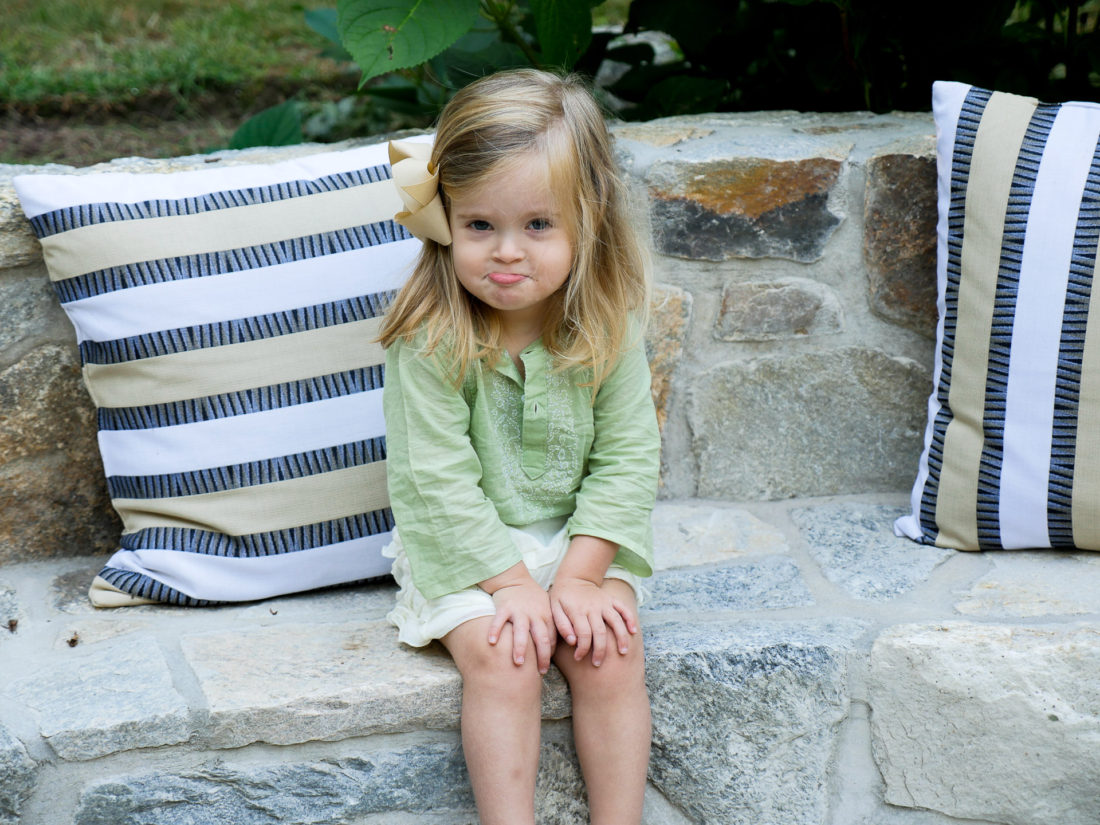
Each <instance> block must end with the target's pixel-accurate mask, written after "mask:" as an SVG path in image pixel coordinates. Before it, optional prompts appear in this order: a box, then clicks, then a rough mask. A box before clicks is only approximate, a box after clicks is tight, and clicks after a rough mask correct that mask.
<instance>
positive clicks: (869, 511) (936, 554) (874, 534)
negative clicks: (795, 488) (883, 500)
mask: <svg viewBox="0 0 1100 825" xmlns="http://www.w3.org/2000/svg"><path fill="white" fill-rule="evenodd" d="M905 512H908V510H907V509H905V508H902V507H890V506H887V505H878V504H868V503H866V502H837V503H833V504H824V505H821V506H819V507H806V508H802V509H798V510H795V511H794V512H792V513H791V519H792V520H793V521H794V523H795V524H796V525H798V528H799V530H801V531H802V535H803V537H804V538H805V539H806V544H807V545H808V546H809V549H810V555H811V556H812V557H813V559H814V561H816V562H817V563H818V564H819V565H820V566H821V572H823V573H824V574H825V578H827V579H828V580H829V581H831V582H832V583H833V584H835V585H837V586H838V587H840V588H841V589H843V590H844V591H845V592H846V593H848V595H850V596H854V597H855V598H857V599H868V600H872V601H885V600H888V599H893V598H896V597H897V596H900V595H903V594H905V593H908V592H909V591H911V590H912V589H913V588H914V587H917V586H918V585H920V584H922V583H923V582H925V581H927V580H928V577H929V576H930V575H931V574H932V571H933V570H935V569H936V567H938V566H939V565H940V564H941V563H942V562H944V561H946V560H947V559H948V558H950V557H951V556H952V555H954V552H955V551H953V550H945V549H944V548H942V547H931V546H927V545H922V544H916V543H915V542H913V541H910V540H909V539H903V538H898V537H897V536H895V535H894V531H893V524H894V519H896V518H897V517H898V516H900V515H902V514H903V513H905Z"/></svg>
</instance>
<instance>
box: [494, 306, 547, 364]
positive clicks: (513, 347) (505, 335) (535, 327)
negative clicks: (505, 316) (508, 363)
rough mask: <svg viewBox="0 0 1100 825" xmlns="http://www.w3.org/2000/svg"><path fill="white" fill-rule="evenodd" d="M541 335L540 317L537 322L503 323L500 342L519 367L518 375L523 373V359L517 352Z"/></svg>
mask: <svg viewBox="0 0 1100 825" xmlns="http://www.w3.org/2000/svg"><path fill="white" fill-rule="evenodd" d="M541 335H542V322H541V319H540V320H539V322H538V323H537V324H536V323H526V324H505V325H504V328H503V329H502V330H501V344H503V346H504V349H505V350H506V351H507V352H508V356H509V357H510V358H511V359H512V362H513V363H514V364H515V365H516V367H517V368H518V369H519V372H520V375H523V372H524V370H523V361H521V360H520V357H519V354H520V353H521V352H523V351H524V350H525V349H527V347H529V346H531V344H532V343H534V342H535V341H537V340H538V339H539V337H540V336H541Z"/></svg>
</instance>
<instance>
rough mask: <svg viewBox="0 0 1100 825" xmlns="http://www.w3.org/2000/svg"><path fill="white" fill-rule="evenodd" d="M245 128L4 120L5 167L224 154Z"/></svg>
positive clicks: (136, 120)
mask: <svg viewBox="0 0 1100 825" xmlns="http://www.w3.org/2000/svg"><path fill="white" fill-rule="evenodd" d="M238 125H239V122H237V121H236V120H233V119H231V118H230V116H229V115H228V114H227V115H224V116H221V117H218V116H214V115H204V116H201V117H198V118H188V119H176V120H163V119H158V118H155V117H152V116H150V115H147V114H130V115H126V116H124V117H122V118H121V119H119V120H118V121H113V122H96V121H91V122H89V121H87V120H85V119H82V118H80V117H74V116H62V115H51V116H40V115H39V116H33V117H30V116H23V115H13V114H7V115H2V116H0V162H3V163H30V164H42V163H63V164H66V165H68V166H91V165H92V164H95V163H100V162H102V161H107V160H111V159H113V158H120V157H135V156H136V157H148V158H158V157H175V156H177V155H194V154H199V153H201V152H206V151H209V150H211V149H217V148H223V147H225V146H226V145H227V144H228V142H229V138H230V137H231V136H232V135H233V132H234V130H235V129H236V128H237V126H238Z"/></svg>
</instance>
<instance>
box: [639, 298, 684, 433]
mask: <svg viewBox="0 0 1100 825" xmlns="http://www.w3.org/2000/svg"><path fill="white" fill-rule="evenodd" d="M690 322H691V294H690V293H688V292H686V291H685V290H683V289H680V288H679V287H675V286H668V285H667V284H658V285H657V286H656V287H655V288H654V290H653V307H652V316H651V318H650V324H649V328H648V330H647V331H646V342H645V344H646V355H647V356H648V358H649V369H650V372H652V374H653V384H652V387H653V403H654V404H655V405H656V407H657V424H658V426H659V427H660V428H661V429H662V430H664V427H665V422H666V421H667V420H668V413H669V403H670V402H671V398H670V390H671V387H672V376H673V374H674V373H675V372H676V367H677V366H678V365H679V363H680V358H681V356H682V355H683V353H684V337H685V336H686V335H687V329H688V324H689V323H690Z"/></svg>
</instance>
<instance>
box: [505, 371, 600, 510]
mask: <svg viewBox="0 0 1100 825" xmlns="http://www.w3.org/2000/svg"><path fill="white" fill-rule="evenodd" d="M488 384H489V396H490V399H491V406H492V407H493V412H494V415H493V419H494V422H493V423H494V426H495V427H496V428H497V429H498V433H497V435H498V438H499V441H498V446H499V448H500V450H501V453H502V456H501V458H502V460H501V462H500V469H501V474H502V475H503V477H504V479H505V481H506V482H507V485H508V487H509V488H510V489H511V490H513V491H514V493H515V496H514V499H513V503H514V505H515V506H516V510H517V511H518V512H517V515H519V516H520V518H521V519H526V520H527V521H528V522H530V521H537V520H539V519H541V518H544V517H545V512H544V511H543V510H542V509H540V508H544V507H548V506H554V505H556V504H558V503H559V502H561V500H562V499H564V498H567V497H568V496H570V495H572V494H573V493H575V492H576V490H577V488H578V486H579V484H580V480H581V470H582V467H583V459H582V458H581V456H580V455H579V452H580V444H579V443H578V434H577V430H576V426H575V422H574V420H573V410H572V406H571V404H570V400H569V391H570V389H571V383H570V380H569V377H568V376H567V375H565V374H562V373H555V372H550V373H548V374H547V393H546V405H547V411H546V412H547V421H548V433H547V442H546V455H547V467H546V472H545V473H543V474H542V475H540V476H539V477H538V478H537V479H531V478H528V476H527V474H526V473H525V472H524V471H523V466H522V465H523V401H524V398H523V391H522V389H521V388H520V387H519V386H517V385H516V384H515V383H514V382H513V381H511V380H509V379H507V378H505V377H504V376H502V375H498V374H495V373H489V381H488Z"/></svg>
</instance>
